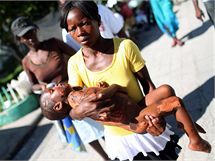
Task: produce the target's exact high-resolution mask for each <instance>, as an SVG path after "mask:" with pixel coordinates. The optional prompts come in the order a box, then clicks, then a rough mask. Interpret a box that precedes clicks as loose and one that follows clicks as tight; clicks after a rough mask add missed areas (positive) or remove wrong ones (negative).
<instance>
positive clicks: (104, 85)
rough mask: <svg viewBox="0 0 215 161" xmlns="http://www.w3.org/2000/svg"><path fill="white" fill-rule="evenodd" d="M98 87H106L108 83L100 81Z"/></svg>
mask: <svg viewBox="0 0 215 161" xmlns="http://www.w3.org/2000/svg"><path fill="white" fill-rule="evenodd" d="M98 87H99V88H107V87H109V84H108V83H107V82H104V81H102V82H99V83H98Z"/></svg>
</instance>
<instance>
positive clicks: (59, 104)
mask: <svg viewBox="0 0 215 161" xmlns="http://www.w3.org/2000/svg"><path fill="white" fill-rule="evenodd" d="M70 91H71V87H70V86H69V85H68V84H58V85H57V86H55V87H53V88H51V89H46V90H45V91H44V93H43V94H42V95H41V97H40V106H41V109H42V113H43V115H44V116H45V117H46V118H48V119H50V120H59V119H63V118H65V117H66V116H68V115H69V112H70V110H71V107H70V106H69V104H68V102H67V96H68V94H69V93H70Z"/></svg>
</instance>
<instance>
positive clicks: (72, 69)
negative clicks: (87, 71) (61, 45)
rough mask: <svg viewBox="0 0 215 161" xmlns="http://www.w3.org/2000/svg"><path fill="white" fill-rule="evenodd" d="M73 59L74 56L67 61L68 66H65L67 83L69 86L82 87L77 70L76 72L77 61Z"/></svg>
mask: <svg viewBox="0 0 215 161" xmlns="http://www.w3.org/2000/svg"><path fill="white" fill-rule="evenodd" d="M73 58H74V56H72V57H71V58H70V59H69V61H68V66H67V71H68V77H69V81H68V83H69V84H70V85H71V86H81V87H83V82H82V79H81V77H80V75H79V74H78V73H79V70H78V64H76V62H77V61H76V60H75V59H73Z"/></svg>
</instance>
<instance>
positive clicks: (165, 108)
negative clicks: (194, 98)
mask: <svg viewBox="0 0 215 161" xmlns="http://www.w3.org/2000/svg"><path fill="white" fill-rule="evenodd" d="M161 102H162V103H161V105H159V106H158V108H159V110H160V115H163V116H165V115H168V114H171V113H175V117H176V121H177V122H178V124H179V125H180V126H181V127H182V128H183V129H184V131H185V132H186V134H187V136H188V137H189V139H190V143H189V148H190V149H192V150H195V151H202V152H207V153H209V152H210V151H211V146H210V144H209V143H208V142H207V141H205V140H204V139H202V138H201V136H200V135H199V133H198V131H197V128H196V126H195V124H194V123H193V121H192V119H191V117H190V115H189V114H188V112H187V110H186V109H185V108H184V105H183V102H182V100H181V99H180V98H178V97H175V96H174V97H169V98H167V99H164V100H162V101H161ZM198 129H201V127H200V126H199V127H198ZM201 130H203V129H201ZM203 131H204V130H203Z"/></svg>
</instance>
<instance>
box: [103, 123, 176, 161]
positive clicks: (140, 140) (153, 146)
mask: <svg viewBox="0 0 215 161" xmlns="http://www.w3.org/2000/svg"><path fill="white" fill-rule="evenodd" d="M173 134H174V133H173V132H172V131H171V130H169V128H168V127H166V129H165V131H164V132H163V133H162V134H161V135H159V136H152V135H150V134H148V133H147V134H135V133H134V134H131V135H126V136H114V135H109V134H108V133H107V132H106V131H105V145H106V153H107V154H108V156H109V158H110V159H112V160H113V159H116V158H118V159H119V160H126V159H129V160H130V161H131V160H133V158H134V157H135V156H136V155H137V154H138V153H139V152H142V153H143V155H144V156H147V152H154V153H155V154H156V155H159V151H161V150H163V149H164V148H165V146H166V144H167V142H168V141H170V135H173Z"/></svg>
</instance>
